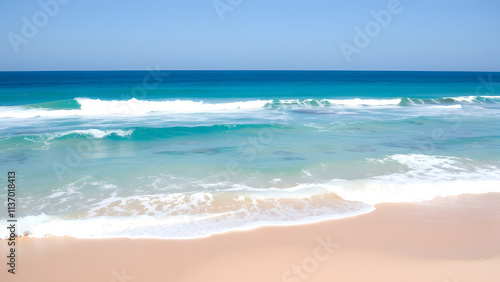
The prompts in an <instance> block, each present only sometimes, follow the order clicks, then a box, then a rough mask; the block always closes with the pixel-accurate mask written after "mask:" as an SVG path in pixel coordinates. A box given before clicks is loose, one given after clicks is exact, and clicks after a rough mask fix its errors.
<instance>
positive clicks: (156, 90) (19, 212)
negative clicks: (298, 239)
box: [0, 68, 500, 239]
mask: <svg viewBox="0 0 500 282" xmlns="http://www.w3.org/2000/svg"><path fill="white" fill-rule="evenodd" d="M499 92H500V73H486V72H385V71H159V70H156V69H155V68H150V69H149V70H145V71H85V72H77V71H68V72H0V173H1V177H0V179H2V181H3V184H2V186H4V187H7V186H8V180H7V176H8V172H9V171H14V172H15V175H16V218H17V219H18V227H17V233H18V234H17V235H19V236H25V235H28V236H31V237H46V236H72V237H76V238H116V237H129V238H160V239H170V238H175V239H189V238H199V237H205V236H209V235H212V234H217V233H222V232H227V231H232V230H247V229H251V228H256V227H261V226H270V225H296V224H303V223H310V222H316V221H320V220H326V219H334V218H342V217H348V216H353V215H357V214H362V213H368V212H371V211H373V210H374V209H375V205H376V204H378V203H387V202H418V201H426V200H430V199H433V198H435V197H446V196H453V195H460V194H468V193H487V192H500V170H499V167H500V126H499V124H500V94H499ZM3 191H4V192H2V193H1V194H0V201H1V202H2V203H7V201H8V199H7V197H8V193H7V189H3ZM5 207H7V204H5ZM7 219H9V218H8V213H7V208H5V210H4V211H3V212H1V213H0V220H2V221H4V222H6V221H7ZM8 232H9V230H7V229H5V228H3V229H2V230H0V238H3V239H5V238H8V236H9V233H8Z"/></svg>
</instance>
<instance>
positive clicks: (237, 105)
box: [0, 98, 272, 118]
mask: <svg viewBox="0 0 500 282" xmlns="http://www.w3.org/2000/svg"><path fill="white" fill-rule="evenodd" d="M76 101H77V102H78V103H79V104H80V109H74V110H49V109H26V108H22V107H0V117H3V118H34V117H71V116H105V115H144V114H147V113H152V112H162V113H172V114H175V113H208V112H218V111H234V110H251V109H259V108H263V107H264V106H265V105H266V104H268V103H270V102H272V101H271V100H253V101H240V102H227V103H206V102H203V101H199V102H196V101H190V100H174V101H146V100H137V99H135V98H132V99H130V100H122V101H118V100H112V101H105V100H100V99H89V98H76Z"/></svg>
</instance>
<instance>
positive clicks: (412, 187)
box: [327, 154, 500, 205]
mask: <svg viewBox="0 0 500 282" xmlns="http://www.w3.org/2000/svg"><path fill="white" fill-rule="evenodd" d="M373 161H378V162H382V163H385V162H391V161H392V162H397V163H400V164H402V165H404V166H406V168H407V171H406V172H401V173H393V174H388V175H382V176H377V177H373V178H370V179H360V180H351V181H347V180H335V181H332V182H331V183H329V184H328V185H327V187H328V189H329V190H330V191H332V192H334V193H336V194H337V195H339V196H340V197H342V198H343V199H346V200H351V201H361V202H364V203H367V204H370V205H374V204H379V203H389V202H420V201H427V200H432V199H434V198H436V197H446V196H457V195H463V194H481V193H488V192H500V170H499V169H498V168H497V167H496V166H482V167H477V166H474V165H472V164H467V163H468V162H472V161H471V160H467V159H459V158H455V157H444V156H428V155H420V154H410V155H401V154H397V155H392V156H389V157H386V158H384V159H381V160H373Z"/></svg>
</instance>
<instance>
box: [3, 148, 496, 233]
mask: <svg viewBox="0 0 500 282" xmlns="http://www.w3.org/2000/svg"><path fill="white" fill-rule="evenodd" d="M368 161H371V162H373V163H374V164H376V165H381V166H387V167H391V170H392V171H394V168H395V167H396V171H397V172H392V173H390V172H388V173H387V174H382V175H378V176H374V177H370V178H366V179H356V180H345V179H333V180H330V181H327V182H323V183H301V184H298V185H295V186H291V187H288V188H278V187H267V188H257V187H249V186H246V185H244V184H236V183H235V184H233V185H232V188H231V189H224V190H219V189H218V188H216V187H218V185H211V187H212V188H210V190H203V191H195V192H176V193H166V194H163V192H162V193H160V194H150V195H136V196H126V197H121V196H118V191H113V192H112V193H111V194H110V195H109V196H108V197H107V198H106V199H103V200H101V201H100V202H97V203H94V204H93V205H91V206H90V207H89V209H87V210H86V212H84V213H83V214H79V215H78V216H77V217H75V216H73V218H68V216H65V217H58V216H48V215H45V214H41V215H39V216H28V217H24V218H21V219H20V220H19V229H18V234H19V235H30V236H33V237H45V236H73V237H77V238H111V237H130V238H175V239H187V238H199V237H205V236H209V235H211V234H217V233H222V232H227V231H231V230H247V229H251V228H255V227H259V226H269V225H295V224H301V223H309V222H315V221H319V220H325V219H332V218H342V217H347V216H352V215H356V214H360V213H365V212H370V211H372V210H373V209H374V207H373V206H374V205H375V204H378V203H387V202H419V201H426V200H431V199H433V198H435V197H438V196H442V197H446V196H455V195H461V194H478V193H488V192H500V170H499V169H498V167H497V166H496V165H495V163H477V162H474V161H473V160H470V159H464V158H458V157H449V156H429V155H423V154H408V155H404V154H396V155H391V156H386V157H383V158H379V159H368ZM272 182H278V181H274V180H273V181H272ZM225 184H227V183H225ZM223 186H224V185H223ZM110 187H112V186H110ZM113 187H114V186H113ZM221 187H222V186H221ZM207 189H208V188H207ZM62 192H63V191H54V193H53V194H51V195H49V196H48V197H47V198H48V199H54V200H59V199H62V198H63V197H61V196H63V193H62ZM66 198H67V197H66ZM7 236H8V230H7V229H0V238H4V239H5V238H7Z"/></svg>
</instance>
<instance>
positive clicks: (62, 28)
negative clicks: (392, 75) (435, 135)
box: [0, 0, 500, 71]
mask: <svg viewBox="0 0 500 282" xmlns="http://www.w3.org/2000/svg"><path fill="white" fill-rule="evenodd" d="M54 1H56V0H41V1H40V2H42V3H50V2H54ZM60 1H61V2H63V1H62V0H60ZM65 1H67V2H68V3H67V4H64V5H62V4H58V10H59V11H57V12H56V13H52V15H49V14H48V13H47V12H44V10H43V8H42V7H41V6H40V4H39V1H31V0H3V1H1V2H0V36H1V40H0V70H95V69H97V70H108V69H112V70H119V69H138V70H143V69H145V68H146V66H148V65H151V66H156V65H159V66H160V68H161V69H318V70H464V71H465V70H477V71H500V36H499V34H500V33H499V32H500V29H499V28H500V2H498V0H476V1H473V0H467V1H465V0H413V1H411V0H400V1H399V2H400V7H399V9H400V12H399V13H397V14H392V15H391V19H390V21H389V22H388V23H387V22H386V23H384V24H385V26H382V25H380V24H379V23H377V24H378V25H379V30H377V29H376V28H377V27H376V25H377V24H375V25H373V23H372V28H374V29H373V30H372V34H371V35H372V37H369V38H370V41H369V42H368V44H364V45H359V46H362V48H357V47H356V45H355V42H354V37H355V35H356V32H355V28H356V27H358V28H360V29H361V30H364V29H365V28H366V26H367V25H370V24H369V23H370V22H371V21H373V20H374V17H373V15H372V14H371V11H375V12H378V11H380V10H387V9H388V8H387V6H388V3H389V2H391V1H389V0H365V1H362V0H343V1H336V0H314V1H307V0H219V2H217V1H213V0H65ZM214 2H215V3H219V4H220V3H223V4H222V6H221V7H224V6H223V5H231V3H232V7H231V8H232V10H230V11H229V10H228V11H226V12H224V13H222V16H223V20H221V17H219V14H218V13H217V11H216V9H215V7H214ZM238 2H241V3H238ZM56 3H57V2H56ZM50 7H52V8H54V6H53V5H52V6H50ZM226 7H227V6H226ZM401 9H402V10H401ZM44 15H45V17H44ZM23 17H24V18H26V19H27V20H28V22H30V23H29V24H26V23H25V22H23ZM34 18H35V19H34ZM35 21H37V22H36V23H37V24H38V25H39V26H40V27H39V28H37V29H38V30H37V31H36V32H33V30H30V29H29V28H27V27H26V26H27V25H31V24H33V25H34V26H35V27H36V25H35ZM23 29H24V33H25V34H24V35H23ZM25 35H27V36H25ZM28 37H31V38H28ZM342 42H344V43H346V44H349V45H350V46H352V47H355V48H357V49H358V53H353V54H352V55H351V56H350V62H348V60H346V56H345V55H344V53H343V52H342V49H341V48H340V45H341V44H342ZM365 43H366V42H365ZM365 45H366V46H365ZM359 46H358V47H359ZM16 48H17V51H18V52H17V53H16V52H15V49H16Z"/></svg>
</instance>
